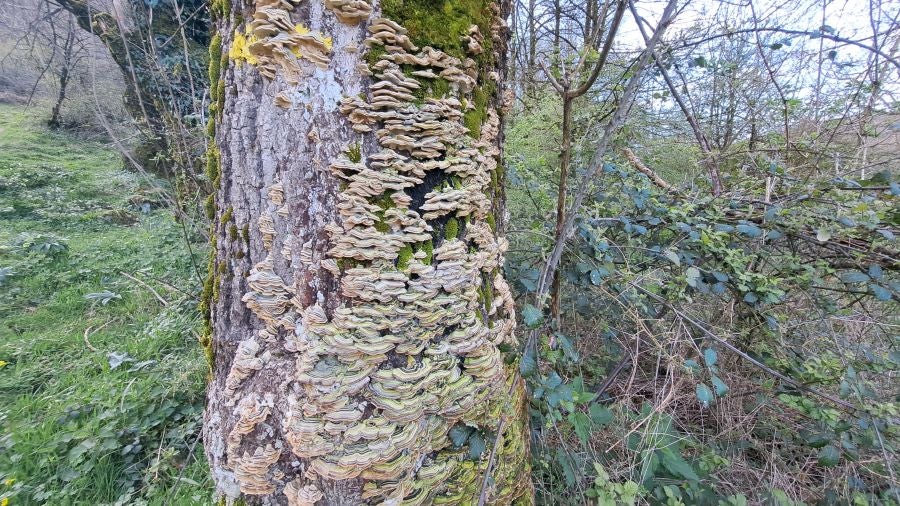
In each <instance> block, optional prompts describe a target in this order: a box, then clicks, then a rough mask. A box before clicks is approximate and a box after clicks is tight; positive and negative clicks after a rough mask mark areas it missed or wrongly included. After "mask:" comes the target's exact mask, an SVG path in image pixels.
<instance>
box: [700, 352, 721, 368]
mask: <svg viewBox="0 0 900 506" xmlns="http://www.w3.org/2000/svg"><path fill="white" fill-rule="evenodd" d="M718 360H719V356H718V355H717V354H716V350H714V349H712V348H707V349H705V350H703V361H704V362H706V367H713V366H715V365H716V361H718Z"/></svg>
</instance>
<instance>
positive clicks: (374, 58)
mask: <svg viewBox="0 0 900 506" xmlns="http://www.w3.org/2000/svg"><path fill="white" fill-rule="evenodd" d="M385 53H387V50H385V49H384V46H374V47H372V48H371V49H369V52H368V53H366V63H368V64H369V66H370V67H371V66H373V65H375V64H376V63H378V60H380V59H381V57H382V56H384V55H385ZM362 98H363V99H364V100H365V97H362Z"/></svg>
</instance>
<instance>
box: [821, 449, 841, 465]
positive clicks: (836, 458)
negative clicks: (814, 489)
mask: <svg viewBox="0 0 900 506" xmlns="http://www.w3.org/2000/svg"><path fill="white" fill-rule="evenodd" d="M840 461H841V451H840V450H838V449H837V448H836V447H835V446H834V445H827V446H823V447H822V449H821V450H819V465H820V466H822V467H834V466H836V465H837V464H838V462H840Z"/></svg>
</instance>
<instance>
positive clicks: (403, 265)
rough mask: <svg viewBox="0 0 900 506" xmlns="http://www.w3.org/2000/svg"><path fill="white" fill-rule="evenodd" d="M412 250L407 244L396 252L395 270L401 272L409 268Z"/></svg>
mask: <svg viewBox="0 0 900 506" xmlns="http://www.w3.org/2000/svg"><path fill="white" fill-rule="evenodd" d="M412 256H413V249H412V246H411V245H409V244H406V245H404V246H403V247H402V248H400V251H399V252H397V269H399V270H401V271H403V270H406V269H407V268H408V267H409V261H410V260H412Z"/></svg>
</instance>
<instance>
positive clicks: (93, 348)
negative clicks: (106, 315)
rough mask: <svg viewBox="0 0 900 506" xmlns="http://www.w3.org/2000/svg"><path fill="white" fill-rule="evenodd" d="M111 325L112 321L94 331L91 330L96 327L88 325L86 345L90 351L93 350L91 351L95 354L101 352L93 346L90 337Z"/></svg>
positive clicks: (85, 330)
mask: <svg viewBox="0 0 900 506" xmlns="http://www.w3.org/2000/svg"><path fill="white" fill-rule="evenodd" d="M110 323H112V320H110V321H108V322H106V323H104V324H103V325H100V326H99V327H97V328H96V329H94V330H91V329H92V328H93V327H94V326H93V325H88V327H87V328H86V329H84V345H85V346H87V347H88V349H89V350H91V351H93V352H99V351H100V350H99V349H97V347H96V346H94V345H93V344H91V342H90V341H89V340H88V336H90V335H93V334H95V333H97V332H100V331H101V330H102V329H103V328H104V327H106V326H107V325H109V324H110Z"/></svg>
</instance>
